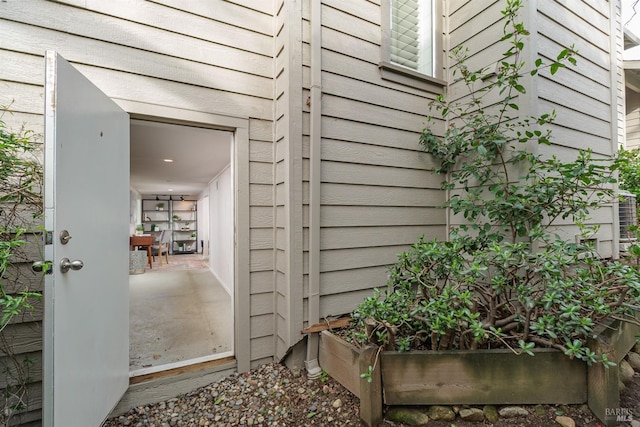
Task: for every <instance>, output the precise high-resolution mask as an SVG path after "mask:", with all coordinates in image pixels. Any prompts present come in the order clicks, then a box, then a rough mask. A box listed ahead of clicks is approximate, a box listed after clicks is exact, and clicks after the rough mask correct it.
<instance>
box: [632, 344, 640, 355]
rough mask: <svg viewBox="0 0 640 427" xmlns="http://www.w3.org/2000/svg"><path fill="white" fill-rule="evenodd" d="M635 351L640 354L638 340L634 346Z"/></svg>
mask: <svg viewBox="0 0 640 427" xmlns="http://www.w3.org/2000/svg"><path fill="white" fill-rule="evenodd" d="M633 351H634V352H636V353H638V354H640V342H637V343H636V345H634V346H633Z"/></svg>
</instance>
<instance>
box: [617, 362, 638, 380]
mask: <svg viewBox="0 0 640 427" xmlns="http://www.w3.org/2000/svg"><path fill="white" fill-rule="evenodd" d="M618 370H619V372H620V381H622V382H623V383H625V384H628V383H630V382H631V381H633V374H634V373H635V372H633V368H632V367H631V365H630V364H629V362H627V361H626V360H624V359H623V360H621V361H620V363H619V364H618Z"/></svg>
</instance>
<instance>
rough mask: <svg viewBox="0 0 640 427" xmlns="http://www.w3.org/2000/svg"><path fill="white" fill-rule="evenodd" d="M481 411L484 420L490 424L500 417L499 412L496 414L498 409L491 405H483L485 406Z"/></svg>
mask: <svg viewBox="0 0 640 427" xmlns="http://www.w3.org/2000/svg"><path fill="white" fill-rule="evenodd" d="M482 412H483V413H484V417H485V418H486V420H487V421H489V422H490V423H492V424H495V423H497V422H498V420H499V419H500V414H498V410H497V409H496V407H495V406H493V405H485V407H484V408H482Z"/></svg>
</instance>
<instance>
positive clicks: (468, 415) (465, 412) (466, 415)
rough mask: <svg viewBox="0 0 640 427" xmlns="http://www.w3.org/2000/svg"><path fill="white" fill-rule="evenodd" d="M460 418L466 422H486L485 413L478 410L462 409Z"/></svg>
mask: <svg viewBox="0 0 640 427" xmlns="http://www.w3.org/2000/svg"><path fill="white" fill-rule="evenodd" d="M460 418H462V419H463V420H465V421H484V412H482V409H478V408H466V409H460Z"/></svg>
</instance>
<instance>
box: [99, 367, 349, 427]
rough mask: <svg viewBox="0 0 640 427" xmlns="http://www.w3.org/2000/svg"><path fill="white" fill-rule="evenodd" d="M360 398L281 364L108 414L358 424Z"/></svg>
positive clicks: (135, 418)
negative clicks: (174, 396) (163, 399)
mask: <svg viewBox="0 0 640 427" xmlns="http://www.w3.org/2000/svg"><path fill="white" fill-rule="evenodd" d="M358 405H359V401H358V399H357V398H356V397H355V396H353V395H352V394H351V393H350V392H349V391H348V390H346V389H345V388H343V387H342V386H341V385H340V384H338V383H336V382H335V381H333V379H331V378H329V377H327V376H322V377H321V378H320V379H316V380H309V379H307V378H306V376H305V375H304V373H294V372H291V371H290V370H289V369H287V368H286V367H285V366H283V365H280V364H275V363H273V364H269V365H263V366H260V367H259V368H257V369H253V370H251V371H249V372H246V373H244V374H233V375H232V376H230V377H227V378H225V379H223V380H220V381H218V382H215V383H213V384H210V385H208V386H206V387H202V388H200V389H197V390H194V391H193V392H190V393H188V394H185V395H183V396H179V397H177V398H174V399H170V400H168V401H165V402H160V403H157V404H154V405H146V406H140V407H137V408H133V409H132V410H130V411H129V412H127V413H126V414H124V415H122V416H119V417H114V418H112V419H109V420H107V421H106V422H105V424H104V425H103V426H104V427H115V426H133V427H138V426H155V427H174V426H188V427H191V426H198V427H199V426H237V425H240V426H304V425H313V426H359V425H360V421H359V418H358Z"/></svg>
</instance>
